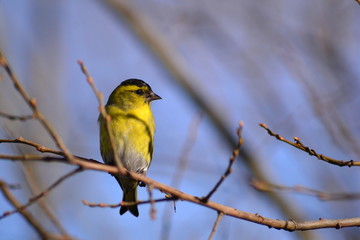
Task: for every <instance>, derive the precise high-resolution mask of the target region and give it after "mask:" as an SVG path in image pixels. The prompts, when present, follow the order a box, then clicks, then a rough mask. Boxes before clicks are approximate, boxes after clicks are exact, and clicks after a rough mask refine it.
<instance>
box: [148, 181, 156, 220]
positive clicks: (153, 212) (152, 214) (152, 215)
mask: <svg viewBox="0 0 360 240" xmlns="http://www.w3.org/2000/svg"><path fill="white" fill-rule="evenodd" d="M147 190H148V194H149V201H150V206H151V207H150V218H151V219H152V220H155V219H156V208H155V201H154V199H153V196H152V191H153V186H152V185H147Z"/></svg>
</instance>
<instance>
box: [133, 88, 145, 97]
mask: <svg viewBox="0 0 360 240" xmlns="http://www.w3.org/2000/svg"><path fill="white" fill-rule="evenodd" d="M135 93H136V94H137V95H140V96H141V95H143V94H144V91H143V90H141V89H138V90H136V91H135Z"/></svg>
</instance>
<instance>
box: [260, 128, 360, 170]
mask: <svg viewBox="0 0 360 240" xmlns="http://www.w3.org/2000/svg"><path fill="white" fill-rule="evenodd" d="M259 126H260V127H262V128H264V129H265V130H266V131H267V132H268V134H269V135H270V136H273V137H275V138H276V139H278V140H280V141H282V142H285V143H287V144H290V145H291V146H293V147H296V148H298V149H300V150H302V151H304V152H307V153H308V154H309V155H311V156H315V157H316V158H317V159H319V160H322V161H324V162H327V163H330V164H333V165H337V166H340V167H343V166H348V167H351V166H360V161H354V160H349V161H344V160H336V159H334V158H330V157H327V156H325V155H323V154H318V153H317V152H316V151H315V150H314V149H311V148H309V147H307V146H305V145H304V144H302V142H300V139H299V138H298V137H294V142H291V141H289V140H287V139H285V138H283V137H282V136H280V135H279V134H277V133H274V132H273V131H271V130H270V129H269V128H268V127H267V126H266V125H265V123H260V124H259Z"/></svg>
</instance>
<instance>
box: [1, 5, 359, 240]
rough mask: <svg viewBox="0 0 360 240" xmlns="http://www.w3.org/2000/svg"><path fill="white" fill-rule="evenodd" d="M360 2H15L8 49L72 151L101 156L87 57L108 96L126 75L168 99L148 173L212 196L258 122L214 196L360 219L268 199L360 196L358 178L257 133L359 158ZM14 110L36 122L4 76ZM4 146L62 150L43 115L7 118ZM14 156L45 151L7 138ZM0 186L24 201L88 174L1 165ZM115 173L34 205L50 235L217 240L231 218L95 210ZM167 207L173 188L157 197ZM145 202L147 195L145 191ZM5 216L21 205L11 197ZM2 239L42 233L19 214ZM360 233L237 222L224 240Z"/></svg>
mask: <svg viewBox="0 0 360 240" xmlns="http://www.w3.org/2000/svg"><path fill="white" fill-rule="evenodd" d="M359 22H360V6H359V4H357V3H356V2H355V1H354V0H346V1H335V0H318V1H301V0H295V1H281V0H268V1H249V0H240V1H239V0H226V1H190V0H182V1H174V0H150V1H144V0H133V1H110V0H104V1H94V0H93V1H70V0H63V1H46V0H27V1H21V0H16V1H6V0H2V1H0V49H1V51H3V53H4V54H5V56H6V57H7V59H8V61H9V63H10V64H11V66H12V67H13V70H14V72H15V73H16V75H17V76H18V78H19V80H20V81H21V82H22V83H23V84H24V87H25V88H26V90H27V91H28V92H29V93H30V96H31V97H34V98H36V99H37V101H38V104H39V108H40V110H41V111H42V112H43V113H44V115H45V116H46V117H47V118H48V119H49V120H50V121H51V123H52V124H53V126H54V127H55V129H56V130H57V131H58V133H59V134H60V135H61V137H62V138H63V140H64V141H65V143H66V146H67V147H68V148H69V149H70V150H71V151H72V153H74V154H77V155H80V156H83V157H87V158H93V159H97V160H99V161H101V156H100V153H99V144H98V126H97V117H98V110H97V106H98V105H97V101H96V98H95V96H94V94H93V92H92V90H91V88H90V87H89V86H88V84H87V83H86V80H85V77H84V76H83V74H82V73H81V71H80V68H79V66H78V64H77V63H76V61H77V60H79V59H80V60H83V61H84V63H85V64H86V66H87V67H88V70H89V71H90V73H91V75H92V76H93V78H94V80H95V83H96V85H97V87H98V88H99V90H100V91H101V92H102V93H103V94H104V97H105V98H106V99H107V97H108V96H109V94H110V93H111V91H112V90H113V89H114V88H115V87H116V86H117V85H118V84H120V82H121V81H123V80H125V79H127V78H140V79H143V80H145V81H146V82H148V83H149V84H150V85H151V87H152V89H153V90H154V92H156V93H157V94H158V95H160V96H161V97H162V98H163V99H162V100H160V101H155V102H153V104H152V109H153V111H154V115H155V118H156V123H157V132H156V136H155V152H154V157H153V163H152V165H151V168H150V170H149V172H148V176H149V177H150V178H153V179H154V180H156V181H159V182H161V183H164V184H167V185H170V186H173V187H176V188H179V190H181V191H183V192H186V193H188V194H192V195H195V196H200V197H201V196H204V195H206V194H207V193H208V192H209V190H210V189H211V188H212V187H213V186H214V184H215V183H216V182H217V181H218V179H219V178H220V176H221V175H222V174H223V172H224V170H225V169H226V167H227V165H228V159H229V157H230V155H231V152H232V149H233V146H234V144H235V142H236V128H237V126H238V122H239V121H243V122H244V130H243V137H244V145H243V147H242V153H241V155H242V156H241V158H239V159H237V161H236V163H235V164H234V166H233V172H232V174H231V175H230V176H229V177H228V178H227V179H226V180H225V182H224V184H223V185H222V186H221V187H220V189H219V190H218V191H217V192H216V193H215V194H214V196H213V198H212V199H211V200H213V201H216V202H218V203H221V204H225V205H228V206H231V207H234V208H237V209H240V210H242V211H247V212H251V213H259V214H260V215H262V216H265V217H268V218H274V219H284V220H286V219H294V220H296V221H305V220H317V219H319V218H320V217H321V218H329V219H332V218H349V217H359V215H360V206H359V203H360V202H359V199H355V200H354V199H353V200H351V199H345V200H342V201H323V200H320V199H319V198H317V197H316V196H315V197H314V196H309V195H304V194H300V193H297V192H294V191H280V192H279V191H276V192H260V191H257V190H256V189H254V187H253V186H252V185H251V181H252V180H254V179H258V180H261V181H265V182H269V183H274V184H278V185H281V186H289V187H294V186H298V185H300V186H304V187H308V188H311V189H316V190H319V191H321V192H325V193H328V192H329V193H339V192H349V193H356V192H359V185H358V183H359V181H360V175H359V169H358V168H356V167H351V168H348V167H344V168H340V167H338V166H334V165H330V164H327V163H325V162H323V161H318V160H317V159H316V158H314V157H311V156H309V155H308V154H306V153H304V152H301V151H299V150H297V149H295V148H293V147H291V146H289V145H286V144H285V143H282V142H280V141H278V140H276V139H275V138H273V137H270V136H269V135H268V134H267V133H266V131H265V130H264V129H262V128H260V127H259V126H258V124H259V123H262V122H264V123H266V124H267V125H268V126H269V127H270V128H271V129H272V130H273V131H275V132H276V133H279V134H281V135H282V136H283V137H285V138H287V139H289V140H292V138H293V137H294V136H297V137H299V138H300V139H301V141H302V142H303V143H304V144H305V145H307V146H309V147H311V148H314V149H315V150H316V151H317V152H318V153H322V154H324V155H327V156H330V157H333V158H336V159H339V160H350V159H354V160H359V159H360V150H359V149H360V148H359V147H358V146H359V141H360V131H359V130H360V121H359V118H360V111H359V110H358V109H359V104H360V97H359V94H358V93H359V90H360V89H359V87H360V81H359V76H360V68H359V60H360V59H359V56H360V47H359V39H360V25H359ZM0 112H5V113H8V114H15V115H26V114H30V113H31V112H30V110H29V109H28V107H27V105H26V104H24V102H23V101H22V99H21V98H20V97H19V94H18V93H17V92H16V90H15V89H14V88H13V86H12V84H11V82H10V80H9V79H8V76H7V75H6V74H5V72H4V71H3V70H0ZM0 123H1V129H2V131H1V133H0V137H1V138H11V139H12V138H17V137H19V136H23V137H25V138H27V139H29V140H31V141H35V142H38V143H40V144H42V145H44V146H46V147H50V148H55V145H54V143H53V141H52V139H51V138H50V137H49V136H48V134H47V133H46V132H45V131H44V130H43V128H42V126H41V125H40V124H39V123H38V122H36V121H35V120H29V121H25V122H24V121H10V120H8V119H5V118H1V119H0ZM0 152H1V154H19V153H21V154H25V153H36V152H34V150H33V149H31V148H29V147H24V146H19V145H11V144H1V145H0ZM0 169H1V170H0V178H1V180H3V181H5V182H7V183H13V184H20V185H21V188H20V189H18V190H12V193H13V194H14V195H15V196H16V197H17V198H18V200H19V201H20V202H21V203H26V202H27V200H28V199H29V198H30V197H31V196H33V195H35V193H38V192H40V191H41V190H43V189H45V188H46V187H48V186H49V185H50V184H52V183H53V182H54V181H56V180H57V179H58V178H59V177H60V176H62V175H64V174H65V173H67V172H69V171H70V170H72V169H74V167H73V166H68V165H64V164H58V163H42V162H38V163H31V164H28V163H27V164H24V163H20V162H11V161H0ZM121 197H122V192H121V189H120V187H119V186H118V185H117V182H116V181H115V179H113V178H112V177H111V176H110V175H109V174H106V173H103V172H95V171H85V172H82V173H80V174H77V175H75V176H74V177H71V178H69V179H68V180H66V181H65V182H64V183H62V184H61V185H60V186H58V187H57V188H55V189H54V190H52V191H51V192H50V193H49V194H48V195H47V197H46V198H45V201H42V202H41V203H40V204H34V205H33V206H31V207H30V208H29V210H30V211H31V213H32V214H33V215H34V216H35V218H36V219H37V220H38V221H39V223H40V224H41V225H42V226H43V227H44V228H45V229H46V230H47V231H48V232H50V233H53V234H57V235H63V236H70V237H71V238H74V239H163V240H166V239H207V238H208V236H209V235H210V232H211V229H212V227H213V224H214V222H215V219H216V216H217V213H216V212H214V211H212V210H209V209H207V208H203V207H200V206H197V205H194V204H190V203H187V202H181V201H180V202H177V203H176V212H174V206H173V204H172V203H158V204H156V210H157V212H156V217H157V218H156V220H151V219H150V214H149V213H150V206H149V205H141V206H139V210H140V217H139V218H134V217H133V216H132V215H130V214H125V215H123V216H121V217H120V215H119V212H118V211H119V210H118V209H110V208H106V209H100V208H89V207H87V206H85V205H83V204H82V202H81V201H82V200H87V201H90V202H96V203H100V202H101V203H118V202H119V201H120V200H121ZM154 197H155V198H161V197H163V194H162V193H160V192H159V191H157V190H154ZM139 199H140V200H147V199H148V194H147V191H146V189H145V188H140V189H139ZM0 202H1V204H0V213H3V212H5V211H8V210H11V209H13V207H12V206H11V205H10V204H8V202H7V201H6V199H5V198H3V197H2V195H1V197H0ZM0 233H1V237H2V238H3V239H39V236H38V234H37V233H36V231H35V230H34V229H33V228H32V227H31V226H30V225H29V224H28V223H27V222H26V221H25V220H24V218H23V217H22V216H21V215H20V214H15V215H12V216H9V217H7V218H4V219H2V220H0ZM359 235H360V229H358V228H348V229H341V230H335V229H322V230H316V231H307V232H286V231H283V230H275V229H269V228H267V227H264V226H261V225H258V224H253V223H249V222H246V221H243V220H240V219H235V218H231V217H226V216H225V217H224V218H223V219H222V221H221V222H220V224H219V227H218V230H217V232H216V234H215V239H239V238H241V239H257V240H258V239H358V237H359Z"/></svg>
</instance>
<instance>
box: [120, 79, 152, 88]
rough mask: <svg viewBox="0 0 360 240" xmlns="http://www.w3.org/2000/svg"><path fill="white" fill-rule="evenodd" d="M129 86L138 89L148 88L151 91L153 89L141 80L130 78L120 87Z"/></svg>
mask: <svg viewBox="0 0 360 240" xmlns="http://www.w3.org/2000/svg"><path fill="white" fill-rule="evenodd" d="M127 85H135V86H138V87H144V86H146V87H148V88H149V89H151V87H150V86H149V84H147V83H146V82H144V81H143V80H140V79H136V78H130V79H127V80H125V81H123V82H122V83H121V84H120V86H127Z"/></svg>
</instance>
